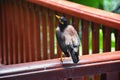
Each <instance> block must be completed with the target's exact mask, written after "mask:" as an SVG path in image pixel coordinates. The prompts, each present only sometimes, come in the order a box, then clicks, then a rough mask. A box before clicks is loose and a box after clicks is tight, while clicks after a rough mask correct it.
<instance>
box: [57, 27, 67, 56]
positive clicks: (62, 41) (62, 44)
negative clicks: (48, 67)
mask: <svg viewBox="0 0 120 80" xmlns="http://www.w3.org/2000/svg"><path fill="white" fill-rule="evenodd" d="M56 38H57V41H58V44H59V46H60V48H61V50H62V51H63V52H64V53H65V55H66V57H69V53H68V52H67V46H66V44H65V37H64V35H63V33H62V32H61V31H60V29H59V27H57V28H56Z"/></svg>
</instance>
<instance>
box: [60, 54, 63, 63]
mask: <svg viewBox="0 0 120 80" xmlns="http://www.w3.org/2000/svg"><path fill="white" fill-rule="evenodd" d="M63 59H64V58H63V52H61V54H60V61H61V62H63Z"/></svg>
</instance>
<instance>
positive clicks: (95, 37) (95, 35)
mask: <svg viewBox="0 0 120 80" xmlns="http://www.w3.org/2000/svg"><path fill="white" fill-rule="evenodd" d="M99 27H100V25H99V24H96V23H92V53H93V54H94V53H99Z"/></svg>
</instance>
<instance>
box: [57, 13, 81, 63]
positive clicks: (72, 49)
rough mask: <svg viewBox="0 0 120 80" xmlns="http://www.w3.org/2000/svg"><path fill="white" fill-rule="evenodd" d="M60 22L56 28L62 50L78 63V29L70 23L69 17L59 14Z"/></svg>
mask: <svg viewBox="0 0 120 80" xmlns="http://www.w3.org/2000/svg"><path fill="white" fill-rule="evenodd" d="M56 17H57V18H58V21H59V24H58V26H57V28H56V37H57V41H58V44H59V46H60V48H61V50H62V51H63V52H64V54H65V56H66V57H69V56H71V57H72V60H73V62H74V63H78V61H79V57H78V49H79V45H80V39H79V36H78V34H77V31H76V30H75V29H74V27H73V26H72V25H69V24H68V22H67V19H66V18H65V17H63V16H61V17H60V16H58V15H56ZM61 55H62V53H61Z"/></svg>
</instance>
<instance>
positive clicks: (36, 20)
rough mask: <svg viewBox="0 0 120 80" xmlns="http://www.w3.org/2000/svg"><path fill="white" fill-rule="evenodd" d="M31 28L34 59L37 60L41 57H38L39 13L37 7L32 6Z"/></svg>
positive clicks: (39, 47)
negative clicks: (32, 31)
mask: <svg viewBox="0 0 120 80" xmlns="http://www.w3.org/2000/svg"><path fill="white" fill-rule="evenodd" d="M33 25H34V26H33V28H34V29H33V30H34V36H33V37H34V49H35V53H34V55H35V61H38V60H40V59H41V57H40V51H41V46H40V38H41V37H40V13H39V7H38V6H34V14H33Z"/></svg>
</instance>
